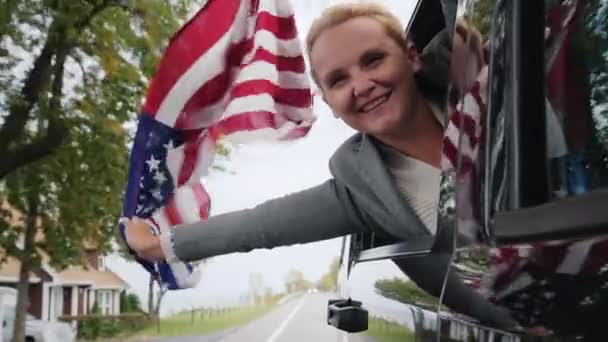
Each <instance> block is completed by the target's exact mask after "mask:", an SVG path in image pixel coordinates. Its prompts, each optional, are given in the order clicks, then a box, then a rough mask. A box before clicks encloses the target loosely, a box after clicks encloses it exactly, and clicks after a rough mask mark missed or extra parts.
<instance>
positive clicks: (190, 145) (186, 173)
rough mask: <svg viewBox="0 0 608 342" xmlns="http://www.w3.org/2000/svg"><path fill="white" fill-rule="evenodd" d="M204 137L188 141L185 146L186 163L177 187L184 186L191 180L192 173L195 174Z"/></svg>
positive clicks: (180, 171) (180, 173) (183, 165)
mask: <svg viewBox="0 0 608 342" xmlns="http://www.w3.org/2000/svg"><path fill="white" fill-rule="evenodd" d="M204 137H205V136H204V135H200V136H199V137H198V138H197V139H196V140H194V141H188V142H186V143H185V144H184V161H183V162H182V167H181V168H180V170H179V175H178V177H177V186H182V185H184V184H185V183H186V182H187V181H188V180H189V179H190V176H192V172H194V169H195V168H196V165H197V161H198V152H199V150H200V148H201V145H202V141H203V139H204Z"/></svg>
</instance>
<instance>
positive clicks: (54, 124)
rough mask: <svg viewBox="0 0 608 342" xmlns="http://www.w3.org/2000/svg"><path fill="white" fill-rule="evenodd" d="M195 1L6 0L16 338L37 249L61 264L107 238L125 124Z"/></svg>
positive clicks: (3, 103) (2, 72)
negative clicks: (16, 269) (17, 262)
mask: <svg viewBox="0 0 608 342" xmlns="http://www.w3.org/2000/svg"><path fill="white" fill-rule="evenodd" d="M196 3H197V2H196V1H194V0H172V1H166V0H82V1H62V0H51V1H40V0H20V1H11V0H2V1H0V8H2V12H1V13H0V19H1V21H0V56H1V57H2V58H0V89H2V90H1V92H0V153H2V156H3V161H2V163H0V189H1V193H0V203H2V206H3V209H2V211H0V228H2V234H0V236H1V237H0V243H1V244H2V245H0V247H2V250H3V251H4V252H6V253H7V254H11V255H15V256H16V257H18V258H19V259H20V260H21V270H20V279H19V285H18V290H19V296H18V300H17V313H16V320H15V340H16V341H23V339H24V317H25V316H24V313H25V303H26V302H27V301H28V298H27V297H28V291H27V289H28V276H27V275H28V274H29V271H30V270H31V269H32V268H35V267H37V266H38V264H39V259H40V258H39V253H40V252H41V251H44V252H45V253H47V254H48V255H49V256H50V259H51V263H52V264H53V265H54V266H55V267H57V268H62V267H64V266H66V265H68V264H75V263H79V262H80V261H81V260H82V257H83V256H82V250H83V248H82V247H83V243H84V242H85V241H86V242H88V243H93V244H96V245H98V247H99V248H100V250H102V251H103V250H107V249H108V248H109V246H110V241H112V236H113V234H114V232H115V231H116V229H115V226H116V218H117V217H118V215H119V213H120V203H121V201H122V190H123V188H124V181H125V178H126V170H127V150H126V146H127V144H128V140H129V135H128V132H127V131H126V130H125V128H124V125H125V123H126V122H127V121H128V120H132V119H133V118H134V117H135V115H136V113H137V111H138V110H139V104H140V103H141V98H142V97H143V93H144V91H145V87H146V84H147V79H148V78H149V77H150V76H151V74H152V72H153V70H154V68H155V66H156V64H157V62H158V59H159V57H160V54H161V52H162V50H163V47H164V45H165V44H166V43H167V42H168V38H169V37H170V35H171V34H172V33H173V32H174V31H175V30H176V29H177V28H178V27H179V25H180V24H181V23H182V22H183V20H184V18H185V16H186V15H187V14H188V13H189V11H190V10H191V9H192V6H193V5H195V4H196ZM19 70H25V72H19ZM9 208H10V209H9ZM38 232H42V233H43V236H44V240H43V241H41V240H37V239H36V236H37V233H38ZM17 237H21V239H22V241H23V243H22V244H20V248H16V247H15V241H16V240H17Z"/></svg>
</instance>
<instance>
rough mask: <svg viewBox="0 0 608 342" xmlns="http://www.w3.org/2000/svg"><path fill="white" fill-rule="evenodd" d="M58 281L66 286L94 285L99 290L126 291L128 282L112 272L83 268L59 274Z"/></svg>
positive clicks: (76, 267)
mask: <svg viewBox="0 0 608 342" xmlns="http://www.w3.org/2000/svg"><path fill="white" fill-rule="evenodd" d="M57 276H58V278H59V279H58V280H59V281H60V282H61V283H64V284H74V285H80V284H82V285H92V286H94V287H95V288H98V289H110V288H111V289H116V288H119V289H126V288H127V287H129V285H128V284H127V282H125V281H124V280H123V279H122V278H120V277H119V276H118V275H117V274H116V273H114V272H112V271H110V270H99V271H98V270H95V269H93V268H89V269H86V268H85V267H83V266H72V267H70V268H67V269H65V270H63V271H61V272H59V273H57Z"/></svg>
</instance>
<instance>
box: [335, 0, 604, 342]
mask: <svg viewBox="0 0 608 342" xmlns="http://www.w3.org/2000/svg"><path fill="white" fill-rule="evenodd" d="M408 30H409V34H410V36H411V37H412V38H413V40H414V41H415V43H416V45H417V46H426V45H427V44H428V43H429V42H430V41H432V40H433V39H434V38H435V37H437V35H439V34H441V32H445V31H446V30H447V31H448V32H450V33H451V35H450V37H451V39H452V41H453V42H454V43H453V47H454V48H453V49H452V52H453V53H452V60H451V65H452V68H451V73H450V74H449V75H447V76H446V77H448V78H451V80H452V81H451V83H450V84H451V85H450V87H448V89H446V98H447V101H448V102H449V104H450V108H451V111H450V113H452V114H451V115H449V116H448V124H447V129H446V135H445V137H446V138H445V146H444V162H443V163H442V177H441V180H439V181H440V189H441V194H440V200H439V208H438V222H439V224H438V234H437V236H443V237H445V235H446V234H447V235H448V238H449V241H452V242H453V243H452V244H448V246H447V247H446V245H445V244H442V245H439V244H437V243H436V240H438V239H436V238H435V237H432V236H430V237H428V238H427V239H420V240H412V241H407V242H404V241H386V240H385V239H384V240H380V239H378V238H377V237H375V236H374V234H367V233H366V234H356V235H352V236H348V237H346V238H345V239H344V241H343V247H342V254H341V269H340V273H339V291H338V292H339V296H338V298H336V299H335V300H332V301H330V302H329V305H328V323H329V324H331V325H334V326H336V327H337V328H338V329H340V330H343V331H345V332H346V333H347V335H346V333H345V335H344V336H342V337H341V338H347V339H348V340H353V341H362V340H363V341H378V342H382V341H606V340H608V327H604V325H606V323H608V153H607V151H608V1H605V0H454V1H449V0H441V1H440V0H421V1H419V3H418V6H417V9H416V12H415V14H414V15H413V17H412V19H411V22H410V24H409V27H408ZM457 39H460V40H461V41H460V43H459V44H461V45H463V46H464V47H465V48H466V49H468V50H466V51H467V52H468V54H465V55H464V57H465V58H464V59H463V58H462V57H463V56H462V55H461V56H458V54H457V53H456V52H455V51H456V50H455V46H456V45H455V44H456V40H457ZM458 58H460V60H456V59H458ZM463 60H464V62H463ZM458 63H460V65H459V66H458V67H456V68H455V67H454V65H456V64H458ZM463 63H464V64H463ZM471 71H474V72H471ZM471 75H474V77H471ZM463 84H464V85H466V89H464V90H463ZM439 248H442V249H443V250H442V251H443V252H445V251H446V248H448V250H449V251H448V252H449V253H452V260H453V262H452V266H451V268H450V270H449V272H457V273H458V274H459V275H460V276H461V278H462V280H463V281H464V282H465V283H466V284H467V285H469V286H470V287H471V288H473V289H475V290H476V291H479V293H480V294H481V295H482V296H484V297H485V298H486V299H487V300H488V301H490V302H492V303H494V304H495V305H497V306H499V307H501V308H504V309H505V310H508V312H509V313H510V314H511V316H512V317H513V318H514V319H515V320H516V321H517V322H518V323H519V326H518V327H516V328H514V329H512V330H510V331H503V330H498V329H494V328H493V327H491V326H489V325H487V324H483V323H481V322H480V320H478V319H475V318H472V317H468V316H465V315H463V314H461V313H459V312H454V311H450V310H449V309H448V308H447V307H445V306H444V305H441V300H442V298H441V297H442V296H441V295H440V296H432V295H430V294H428V293H426V292H424V291H423V290H421V289H420V288H418V287H417V286H416V285H415V284H414V283H413V282H411V281H410V280H409V279H408V278H407V276H406V275H405V274H404V273H403V272H402V271H401V270H400V269H399V267H397V265H396V264H395V262H394V260H399V259H402V258H412V257H416V256H419V255H424V254H427V253H434V252H436V251H437V249H439Z"/></svg>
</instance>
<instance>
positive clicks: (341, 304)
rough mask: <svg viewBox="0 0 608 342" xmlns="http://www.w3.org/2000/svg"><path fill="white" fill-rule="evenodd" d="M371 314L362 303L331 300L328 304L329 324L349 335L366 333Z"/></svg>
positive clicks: (349, 300) (347, 300)
mask: <svg viewBox="0 0 608 342" xmlns="http://www.w3.org/2000/svg"><path fill="white" fill-rule="evenodd" d="M368 321H369V314H368V312H367V310H366V309H364V308H363V307H362V306H361V302H358V301H354V300H351V299H350V298H349V299H330V300H329V302H328V304H327V324H329V325H331V326H334V327H335V328H337V329H339V330H342V331H346V332H348V333H358V332H362V331H366V330H367V328H368Z"/></svg>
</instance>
